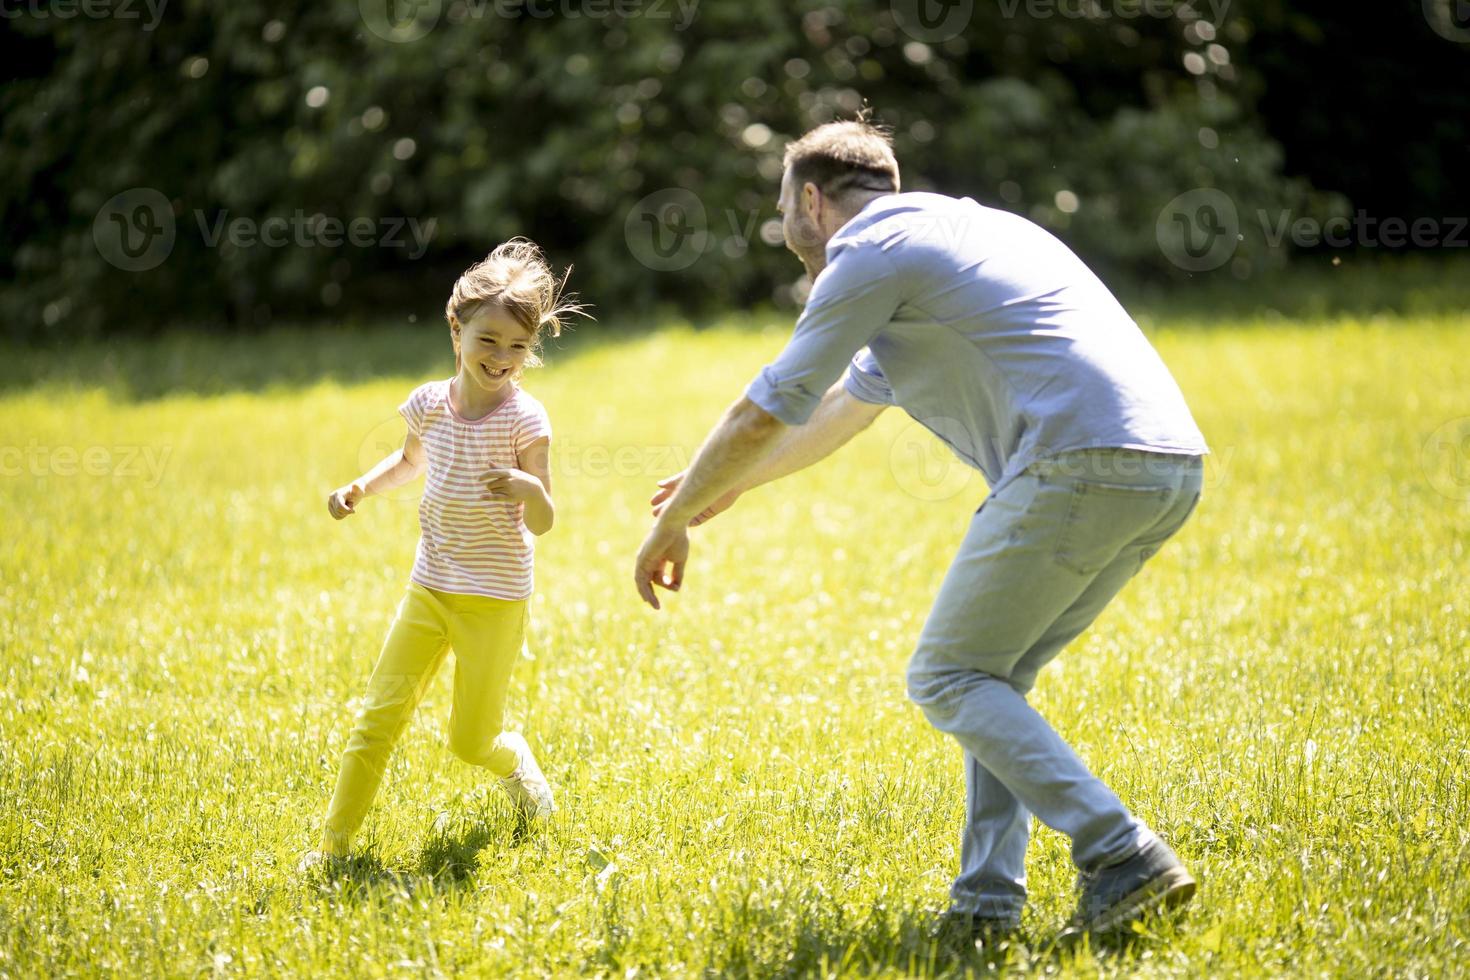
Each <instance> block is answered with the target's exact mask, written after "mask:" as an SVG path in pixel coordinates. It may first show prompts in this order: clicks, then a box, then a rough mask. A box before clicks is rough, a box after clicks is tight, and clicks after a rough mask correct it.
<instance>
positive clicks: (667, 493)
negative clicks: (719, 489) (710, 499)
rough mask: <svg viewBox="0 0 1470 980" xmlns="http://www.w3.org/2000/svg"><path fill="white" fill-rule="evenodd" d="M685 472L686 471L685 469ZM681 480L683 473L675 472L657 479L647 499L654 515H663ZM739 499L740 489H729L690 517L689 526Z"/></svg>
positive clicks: (701, 521) (705, 519)
mask: <svg viewBox="0 0 1470 980" xmlns="http://www.w3.org/2000/svg"><path fill="white" fill-rule="evenodd" d="M685 472H688V471H687V470H686V471H685ZM683 482H684V474H683V473H675V474H674V475H673V476H668V477H664V478H663V479H662V480H659V481H658V492H656V493H655V494H654V495H653V496H652V497H650V498H649V500H648V503H649V504H650V505H651V506H652V507H653V516H654V517H660V516H662V515H663V512H664V506H665V505H666V504H667V503H668V502H669V499H670V498H671V497H673V496H674V492H675V491H677V490H678V489H679V484H681V483H683ZM739 499H740V491H739V490H731V491H730V492H729V493H727V494H725V495H724V496H723V497H721V498H720V499H719V500H716V501H715V502H714V503H712V504H710V505H709V506H708V507H706V508H705V509H704V510H702V511H700V512H699V513H698V514H695V515H694V516H693V517H691V518H690V519H689V526H690V527H699V525H701V524H703V523H704V522H705V521H707V520H709V519H710V518H712V517H714V516H715V515H716V514H721V513H724V512H725V511H727V510H729V509H730V505H731V504H733V503H735V501H737V500H739Z"/></svg>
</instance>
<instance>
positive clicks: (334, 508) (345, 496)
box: [327, 483, 363, 521]
mask: <svg viewBox="0 0 1470 980" xmlns="http://www.w3.org/2000/svg"><path fill="white" fill-rule="evenodd" d="M362 497H363V489H362V486H361V485H360V484H357V483H349V484H348V485H347V486H345V487H341V488H340V489H337V490H333V491H332V495H331V496H330V497H328V498H327V512H328V513H329V514H331V515H332V516H333V517H334V518H336V519H337V520H339V521H340V520H341V519H342V518H344V517H346V516H347V515H348V514H356V513H357V502H358V501H359V500H361V499H362Z"/></svg>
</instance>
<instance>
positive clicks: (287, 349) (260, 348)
mask: <svg viewBox="0 0 1470 980" xmlns="http://www.w3.org/2000/svg"><path fill="white" fill-rule="evenodd" d="M1340 258H1342V263H1341V265H1337V266H1334V265H1331V264H1330V262H1328V261H1327V260H1326V259H1325V258H1324V257H1321V256H1308V257H1305V258H1302V259H1300V260H1299V261H1298V262H1297V263H1296V264H1295V265H1294V266H1293V267H1292V268H1291V269H1289V270H1287V271H1285V272H1282V273H1275V274H1272V275H1269V276H1261V277H1258V278H1255V279H1252V280H1250V281H1247V282H1241V281H1238V280H1236V279H1234V278H1232V277H1231V276H1230V275H1229V273H1228V272H1224V271H1221V272H1215V273H1210V274H1208V275H1202V276H1199V277H1197V278H1196V279H1195V280H1192V281H1187V282H1173V283H1169V284H1153V285H1137V284H1134V285H1130V284H1127V283H1125V282H1111V281H1110V285H1112V286H1113V287H1114V288H1115V290H1116V292H1117V293H1118V295H1119V297H1120V298H1121V299H1122V300H1123V302H1124V304H1125V306H1127V308H1128V309H1129V310H1130V311H1132V312H1133V314H1134V315H1135V316H1136V317H1137V318H1138V320H1139V321H1140V322H1142V323H1144V324H1145V325H1148V326H1158V327H1164V328H1171V329H1172V328H1183V329H1200V328H1206V329H1207V328H1209V327H1211V326H1213V325H1216V324H1241V323H1251V322H1259V323H1260V324H1261V325H1263V326H1266V327H1269V326H1271V325H1272V324H1273V323H1277V322H1281V321H1292V322H1301V321H1305V322H1322V323H1327V322H1330V321H1331V320H1333V319H1334V318H1338V317H1357V318H1366V317H1372V316H1379V315H1394V316H1435V315H1441V316H1442V315H1457V316H1462V315H1463V314H1464V311H1465V310H1466V309H1470V275H1466V273H1467V272H1470V257H1466V256H1409V257H1390V258H1364V257H1362V256H1356V255H1349V256H1347V257H1340ZM598 315H599V316H600V317H603V318H602V319H600V320H598V321H585V322H577V323H574V324H573V325H572V329H571V331H570V332H569V333H568V334H566V335H564V336H563V337H562V338H560V339H553V338H547V341H546V348H547V351H546V359H547V362H548V363H549V364H552V365H555V364H558V363H564V362H566V361H568V360H570V359H573V358H576V357H581V356H583V355H586V354H589V353H592V352H595V351H599V350H604V349H606V348H607V347H609V346H616V345H619V344H624V343H627V342H629V341H632V340H639V339H644V338H646V337H648V336H649V335H650V334H652V333H655V332H657V331H658V330H660V329H662V328H663V327H667V326H675V325H684V326H690V327H693V328H694V329H697V330H698V329H704V328H707V327H711V326H720V327H724V328H732V329H752V330H754V329H759V328H761V327H764V326H769V325H771V324H778V325H780V326H781V328H782V329H785V328H787V327H789V326H790V325H791V324H793V323H794V322H795V318H796V314H795V312H794V311H788V310H756V311H748V312H740V313H736V314H731V315H728V316H723V317H702V318H692V319H691V318H683V317H680V316H678V315H677V313H676V312H674V311H669V310H659V311H651V310H650V311H643V310H623V311H618V312H617V313H616V314H613V313H612V312H610V311H609V312H607V314H606V316H605V317H604V316H603V313H602V312H599V313H598ZM6 355H7V356H6V357H5V358H4V359H0V393H5V394H9V393H18V392H24V391H29V390H33V389H37V388H57V387H59V388H61V389H98V388H100V389H103V390H106V391H107V392H108V393H109V394H110V395H111V396H112V397H114V398H115V399H117V400H119V401H146V400H151V399H155V398H161V397H165V396H168V395H173V394H197V395H219V394H225V393H230V392H260V391H266V390H273V389H281V388H285V389H293V388H301V387H309V386H311V385H315V384H319V383H323V382H332V383H337V384H342V385H350V384H360V383H363V382H367V381H373V380H376V379H387V378H401V379H404V380H405V381H423V380H426V379H429V378H436V377H448V376H449V375H450V374H451V373H452V372H453V370H454V354H453V351H452V348H451V346H450V340H449V329H448V327H447V326H446V325H445V324H444V322H443V321H442V320H439V319H433V320H428V319H425V318H419V319H417V320H415V321H409V320H407V319H403V318H399V319H396V320H391V319H384V320H382V321H376V322H371V323H368V324H364V325H347V326H344V325H342V324H336V325H332V326H310V325H304V326H299V327H289V328H288V327H273V328H270V329H267V330H263V331H251V332H219V331H214V332H207V331H188V330H179V331H173V332H168V333H163V334H159V335H156V336H118V337H104V338H85V337H84V338H68V339H61V340H58V341H57V342H55V343H53V344H50V345H45V346H39V347H24V346H22V347H12V348H11V349H9V350H7V352H6Z"/></svg>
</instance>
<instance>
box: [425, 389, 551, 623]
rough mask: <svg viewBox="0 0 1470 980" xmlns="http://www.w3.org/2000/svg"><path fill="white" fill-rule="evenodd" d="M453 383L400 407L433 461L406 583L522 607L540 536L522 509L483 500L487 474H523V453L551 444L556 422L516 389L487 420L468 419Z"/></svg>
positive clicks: (517, 505) (518, 505) (517, 504)
mask: <svg viewBox="0 0 1470 980" xmlns="http://www.w3.org/2000/svg"><path fill="white" fill-rule="evenodd" d="M450 380H452V379H450ZM449 383H450V382H449V380H445V381H431V382H429V383H428V384H425V385H420V386H419V387H418V388H415V389H414V391H413V393H412V394H411V395H409V396H408V400H407V401H405V402H404V403H403V404H402V405H400V406H399V407H398V412H399V414H400V415H402V416H403V419H404V421H405V422H407V423H408V427H409V429H410V430H412V431H413V433H414V434H415V435H417V436H418V437H419V441H420V442H421V443H422V444H423V447H424V455H425V456H426V457H427V459H428V469H427V473H426V475H425V479H424V495H423V497H422V498H421V499H420V500H419V531H420V534H419V545H418V553H417V555H416V556H415V557H414V563H413V572H412V573H411V575H410V576H409V577H410V579H411V580H412V581H414V582H417V583H418V584H419V585H422V586H425V587H427V588H430V589H439V590H441V591H444V592H455V593H459V594H462V595H479V596H490V597H492V598H496V599H524V598H526V597H527V596H529V595H530V594H531V588H532V585H533V580H532V567H533V564H534V561H533V556H534V553H535V541H536V536H535V535H533V534H532V533H531V532H530V531H529V530H528V529H527V528H526V524H525V520H524V511H525V505H524V504H522V503H521V502H520V501H507V500H493V499H488V498H485V496H484V494H485V473H486V471H488V470H492V469H506V468H516V469H519V468H520V454H521V453H523V452H525V451H526V449H528V448H529V447H530V446H531V444H532V443H534V442H535V441H536V440H538V439H549V438H551V420H550V419H549V418H548V417H547V415H546V409H545V408H543V407H542V406H541V403H540V402H539V401H537V400H536V399H535V398H532V397H531V396H530V395H528V394H527V393H526V392H524V391H522V390H521V389H520V387H519V386H516V388H515V390H514V391H513V392H512V393H511V396H510V397H509V398H507V399H506V400H505V401H504V402H502V403H501V404H500V406H499V407H497V408H496V409H495V410H494V411H492V412H491V413H490V414H488V415H486V416H484V417H483V418H479V419H474V420H470V419H466V418H463V417H461V416H460V415H459V413H458V412H456V411H455V410H454V407H453V406H452V405H451V404H450V403H449Z"/></svg>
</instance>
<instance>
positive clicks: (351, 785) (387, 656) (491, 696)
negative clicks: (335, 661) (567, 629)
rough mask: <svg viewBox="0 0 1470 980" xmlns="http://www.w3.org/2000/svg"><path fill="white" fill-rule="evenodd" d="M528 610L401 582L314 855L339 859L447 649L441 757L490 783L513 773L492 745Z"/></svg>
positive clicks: (513, 761)
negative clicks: (403, 590)
mask: <svg viewBox="0 0 1470 980" xmlns="http://www.w3.org/2000/svg"><path fill="white" fill-rule="evenodd" d="M528 606H529V601H528V600H526V599H520V600H507V599H492V598H488V597H486V596H476V595H459V594H456V593H452V592H440V591H438V590H437V589H429V588H425V587H424V586H422V585H419V584H417V583H410V584H409V586H408V594H407V595H405V596H404V597H403V601H402V602H401V603H399V605H398V613H397V615H396V616H395V617H394V620H393V625H392V626H391V627H390V628H389V630H388V638H387V639H386V640H385V641H384V642H383V652H382V653H381V654H379V656H378V664H377V666H376V667H374V668H373V676H372V679H371V680H369V681H368V689H367V695H366V697H365V698H364V699H363V705H362V709H361V710H360V711H359V712H358V714H357V719H356V722H355V723H354V725H353V727H352V736H351V738H350V739H349V740H348V743H347V750H346V751H345V752H344V753H343V754H342V771H341V772H340V773H339V774H338V776H337V790H336V792H335V793H333V794H332V803H331V806H330V807H329V808H328V811H327V822H326V828H325V830H324V831H323V832H322V843H321V848H322V850H323V851H326V852H327V853H329V854H346V853H347V850H348V847H349V846H350V845H351V842H352V837H353V835H354V834H356V833H357V829H358V828H359V827H360V826H362V821H363V818H364V817H365V816H367V811H368V807H369V806H371V805H372V802H373V797H374V795H376V794H377V792H378V784H379V783H380V782H381V781H382V778H383V770H384V769H385V768H386V767H387V764H388V756H389V755H390V754H391V753H392V751H393V745H394V743H395V742H397V741H398V736H399V735H401V734H402V733H403V729H404V726H405V725H407V724H408V721H409V719H410V718H412V717H413V711H414V708H416V707H417V706H418V703H419V701H420V700H422V698H423V696H424V691H425V690H427V689H428V686H429V682H430V681H431V680H432V679H433V678H434V675H435V674H436V673H437V672H438V670H439V665H440V664H441V663H443V662H444V656H445V654H446V653H447V652H448V651H449V650H450V648H453V649H454V707H453V709H452V710H451V712H450V715H449V749H450V751H451V752H453V753H454V754H455V755H457V756H459V757H460V758H461V759H463V760H464V761H466V762H468V763H470V764H471V765H476V766H483V767H484V768H486V769H488V770H490V772H492V773H493V774H495V775H496V776H509V775H510V774H511V773H512V772H514V771H515V768H516V766H517V764H518V760H517V758H516V753H515V751H514V750H513V749H510V748H507V747H506V746H505V744H503V742H502V740H501V737H500V736H501V722H502V717H503V714H504V711H505V693H506V688H507V686H508V685H509V683H510V673H511V668H512V667H513V666H514V665H515V661H516V658H517V657H518V656H519V655H520V652H521V646H522V644H523V642H524V641H525V632H526V613H527V608H528Z"/></svg>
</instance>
